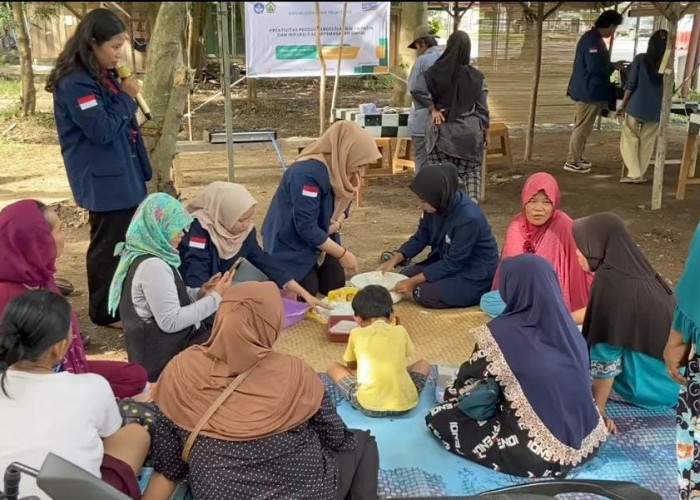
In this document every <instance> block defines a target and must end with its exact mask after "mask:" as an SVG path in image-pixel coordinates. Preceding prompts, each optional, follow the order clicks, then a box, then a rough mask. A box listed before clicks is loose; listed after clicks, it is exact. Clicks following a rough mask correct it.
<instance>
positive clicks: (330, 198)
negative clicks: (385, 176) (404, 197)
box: [262, 121, 382, 296]
mask: <svg viewBox="0 0 700 500" xmlns="http://www.w3.org/2000/svg"><path fill="white" fill-rule="evenodd" d="M381 157H382V155H381V154H380V153H379V149H377V145H376V144H375V142H374V139H373V138H372V137H371V136H370V135H369V134H368V133H367V132H365V131H364V130H362V128H360V126H359V125H357V124H356V123H353V122H348V121H339V122H336V123H334V124H333V125H331V126H330V127H329V128H328V130H326V131H325V132H324V134H323V135H322V136H321V137H320V138H319V139H318V140H317V141H316V142H314V143H313V144H312V145H311V146H309V147H307V148H306V149H304V150H303V151H302V152H301V154H300V155H299V156H298V157H297V159H296V160H295V161H294V163H293V164H292V166H291V167H289V169H288V170H287V171H286V172H285V173H284V175H283V176H282V180H281V181H280V184H279V187H278V188H277V192H276V193H275V196H274V198H272V202H271V203H270V207H269V208H268V210H267V214H266V215H265V220H264V221H263V227H262V234H263V247H264V248H265V251H266V252H267V253H268V254H270V255H271V256H272V257H273V258H274V259H275V260H276V261H277V263H278V264H279V265H280V266H282V267H284V268H285V269H286V270H287V272H288V273H289V274H290V276H291V277H292V278H293V279H294V280H296V281H297V282H299V284H300V285H301V286H302V287H303V288H304V289H305V290H307V291H308V292H309V293H310V294H311V295H312V296H316V295H317V294H318V292H321V293H322V294H323V295H328V292H330V291H331V290H334V289H336V288H340V287H343V286H345V270H347V271H349V272H350V273H354V272H356V271H357V257H355V255H353V254H352V252H350V251H348V249H347V248H344V247H342V246H341V245H340V233H339V231H340V230H341V229H342V227H343V222H344V221H345V218H346V215H347V213H348V210H349V208H350V204H351V203H352V200H353V197H354V195H355V193H356V192H357V190H358V188H359V187H360V179H361V174H362V171H363V170H364V168H365V167H366V166H367V165H368V164H370V163H374V162H375V161H377V160H378V159H379V158H381Z"/></svg>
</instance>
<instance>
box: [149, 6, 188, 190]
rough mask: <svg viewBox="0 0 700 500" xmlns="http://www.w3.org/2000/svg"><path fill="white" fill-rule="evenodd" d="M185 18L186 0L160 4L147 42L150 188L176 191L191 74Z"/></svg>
mask: <svg viewBox="0 0 700 500" xmlns="http://www.w3.org/2000/svg"><path fill="white" fill-rule="evenodd" d="M186 21H187V4H186V3H185V2H163V3H161V4H160V9H159V10H158V16H157V18H156V21H155V27H154V29H153V33H152V34H151V40H150V43H149V44H148V61H149V65H148V70H147V71H146V77H145V82H144V85H143V90H142V94H143V97H144V98H145V99H146V101H147V102H148V103H149V105H150V107H151V112H152V113H153V120H150V121H148V122H146V123H145V124H144V125H143V126H142V131H143V136H144V141H145V143H146V149H147V151H148V156H149V158H150V160H151V166H152V167H153V179H152V180H151V183H150V185H149V190H150V191H161V192H165V193H169V194H172V195H177V191H176V189H175V186H174V184H173V181H172V176H171V170H172V161H173V154H174V153H175V143H176V141H177V136H178V133H179V132H180V124H181V123H182V115H183V111H184V108H185V101H186V99H187V92H188V91H189V88H190V82H191V77H192V75H191V71H190V70H189V68H187V67H186V66H185V65H184V64H183V52H184V45H185V44H184V34H185V32H186V30H185V24H186Z"/></svg>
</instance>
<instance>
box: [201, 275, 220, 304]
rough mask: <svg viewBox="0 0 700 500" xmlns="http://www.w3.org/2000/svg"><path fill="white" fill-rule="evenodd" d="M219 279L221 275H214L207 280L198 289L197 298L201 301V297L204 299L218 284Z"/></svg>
mask: <svg viewBox="0 0 700 500" xmlns="http://www.w3.org/2000/svg"><path fill="white" fill-rule="evenodd" d="M220 279H221V273H216V274H215V275H214V276H212V277H211V278H209V281H207V282H206V283H204V284H203V285H202V286H201V287H200V288H199V293H198V294H197V298H198V299H201V298H202V297H206V296H207V295H209V294H210V293H211V291H212V290H213V289H214V286H216V284H217V283H218V282H219V280H220Z"/></svg>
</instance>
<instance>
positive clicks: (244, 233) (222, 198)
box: [178, 181, 323, 307]
mask: <svg viewBox="0 0 700 500" xmlns="http://www.w3.org/2000/svg"><path fill="white" fill-rule="evenodd" d="M257 204H258V202H257V201H256V200H255V198H253V196H252V195H251V194H250V193H249V192H248V190H247V189H246V188H245V186H243V185H241V184H234V183H232V182H223V181H216V182H212V183H211V184H209V185H208V186H207V187H206V188H205V189H204V192H202V194H200V195H199V196H197V197H196V198H195V199H194V200H192V202H191V203H190V204H189V205H188V207H187V210H188V212H189V213H190V215H191V216H192V219H193V221H192V224H191V225H190V229H189V230H188V231H187V234H186V235H185V237H184V238H183V240H182V243H180V246H179V248H178V251H179V253H180V260H181V261H182V263H181V264H180V274H181V275H182V279H183V280H184V282H185V285H187V286H189V287H192V288H196V287H200V286H202V285H203V284H204V283H206V282H207V281H208V280H209V279H210V278H211V277H212V276H214V275H217V274H221V273H225V272H226V271H228V270H229V269H231V268H232V267H233V265H234V264H235V262H236V260H237V259H239V258H244V259H246V260H245V261H244V262H243V263H242V264H241V266H240V267H239V268H238V269H237V270H236V273H235V275H234V280H233V281H234V283H242V282H244V281H270V280H271V281H274V282H275V283H276V284H277V286H278V287H279V288H283V289H286V290H289V291H291V292H293V293H295V294H297V295H298V296H300V297H301V298H303V299H304V300H305V301H306V303H307V304H309V305H310V306H312V307H316V306H323V303H322V302H321V301H320V300H319V299H317V298H316V297H314V296H312V295H311V294H310V293H309V292H307V291H306V290H304V288H302V287H301V285H299V283H297V282H296V281H294V279H293V278H292V277H291V276H290V275H289V273H288V272H287V271H286V270H285V269H284V268H283V267H281V266H280V265H279V264H277V262H275V259H273V258H272V257H270V256H269V255H268V254H266V253H265V251H264V250H263V249H262V248H260V245H259V244H258V240H257V238H256V231H255V226H254V225H253V222H252V221H251V219H252V218H253V215H254V214H255V206H256V205H257Z"/></svg>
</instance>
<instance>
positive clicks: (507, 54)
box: [504, 4, 511, 66]
mask: <svg viewBox="0 0 700 500" xmlns="http://www.w3.org/2000/svg"><path fill="white" fill-rule="evenodd" d="M510 25H511V19H510V6H509V5H508V4H506V47H505V49H506V50H505V55H504V59H505V62H506V66H508V59H509V58H510V54H509V53H508V52H509V49H510Z"/></svg>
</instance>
